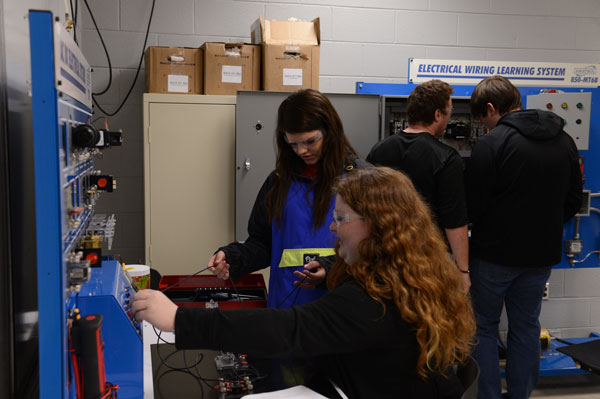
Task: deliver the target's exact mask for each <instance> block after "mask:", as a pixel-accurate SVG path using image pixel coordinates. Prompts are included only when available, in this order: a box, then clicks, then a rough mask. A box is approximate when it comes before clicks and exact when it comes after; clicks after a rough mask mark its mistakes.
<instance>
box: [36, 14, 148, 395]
mask: <svg viewBox="0 0 600 399" xmlns="http://www.w3.org/2000/svg"><path fill="white" fill-rule="evenodd" d="M29 30H30V50H31V77H32V108H33V157H34V183H35V220H36V242H35V247H36V254H37V285H38V310H39V319H38V332H39V374H40V398H41V399H75V398H77V396H78V393H77V387H76V383H75V378H74V372H73V369H74V365H73V363H72V355H71V352H70V348H71V345H72V340H71V339H70V338H71V337H70V332H71V327H72V325H73V320H74V319H76V318H77V314H79V315H81V316H86V315H89V314H102V316H103V325H102V329H101V335H102V338H103V343H104V345H103V350H104V362H105V370H106V381H107V382H110V383H112V384H115V385H119V387H120V388H119V390H118V397H119V398H121V399H122V398H141V397H143V374H142V367H143V361H142V336H141V331H140V324H139V323H137V322H136V321H135V320H134V319H132V317H131V315H130V313H129V307H130V301H131V297H132V296H133V294H134V292H133V289H132V283H131V280H130V279H129V278H128V276H127V274H126V272H124V271H123V269H122V267H121V266H120V264H119V262H117V261H116V260H105V261H104V262H102V261H101V260H100V259H101V258H102V256H101V255H100V252H99V251H100V250H99V249H97V248H100V247H101V241H100V242H98V240H97V236H90V235H89V234H90V231H92V234H95V233H94V231H95V229H97V228H98V225H99V224H102V222H101V221H100V222H99V221H98V220H102V219H101V218H100V219H98V217H99V215H95V210H96V206H95V204H96V200H97V198H98V196H99V195H100V191H112V189H113V188H114V187H113V182H112V180H111V179H112V177H102V181H103V182H102V183H100V182H99V180H100V175H99V171H97V170H95V169H94V158H95V156H96V155H99V154H100V153H101V152H100V149H101V148H107V147H109V146H110V144H111V143H109V142H108V141H111V142H112V143H113V145H120V137H121V136H120V133H118V134H117V136H111V133H110V132H108V131H101V132H100V133H98V132H97V131H95V130H93V129H91V128H90V131H89V132H87V133H90V132H92V133H94V134H99V136H98V137H99V138H98V141H97V142H95V143H94V144H91V145H81V144H76V143H75V142H74V139H73V137H74V134H73V132H74V131H77V130H79V131H82V130H81V128H85V129H88V127H89V126H90V125H91V124H92V123H91V118H92V85H91V68H90V66H89V64H88V63H87V61H86V60H85V57H83V54H82V53H81V51H80V50H79V48H78V47H77V44H76V43H75V42H74V41H73V39H72V38H71V37H70V35H69V34H68V33H67V32H66V31H65V30H64V28H63V27H62V26H61V24H60V23H59V22H58V21H56V22H55V21H54V18H53V16H52V13H50V12H46V11H30V12H29ZM107 130H108V129H107ZM87 133H86V134H87ZM86 137H87V136H86ZM109 138H110V140H108V139H109ZM94 140H96V138H94ZM107 179H108V180H109V184H108V186H106V182H107ZM103 186H104V189H102V187H103ZM109 219H110V218H109ZM111 223H112V226H113V227H112V228H113V229H114V220H113V221H112V222H110V223H109V222H107V223H106V226H105V227H106V231H109V230H110V228H108V227H107V226H108V225H109V224H111ZM92 228H93V230H90V229H92ZM111 234H112V233H111ZM105 238H106V237H105ZM111 240H112V238H111ZM87 244H90V246H88V245H87ZM94 244H98V245H94ZM85 251H88V252H89V253H88V255H87V256H86V255H84V254H85ZM99 260H100V261H99ZM98 261H99V262H98ZM96 262H98V263H97V265H100V266H99V267H93V265H94V264H95V263H96ZM75 323H76V322H75Z"/></svg>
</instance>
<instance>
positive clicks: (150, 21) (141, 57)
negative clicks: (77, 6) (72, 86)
mask: <svg viewBox="0 0 600 399" xmlns="http://www.w3.org/2000/svg"><path fill="white" fill-rule="evenodd" d="M84 1H85V2H86V4H87V0H84ZM155 3H156V0H152V8H151V9H150V19H149V20H148V27H147V28H146V37H145V38H144V46H143V47H142V55H141V56H140V62H139V63H138V67H137V71H136V72H135V77H134V78H133V82H132V83H131V87H130V88H129V91H128V92H127V95H125V98H124V99H123V102H122V103H121V105H119V107H118V108H117V109H116V111H115V112H106V111H105V110H104V109H102V107H101V106H100V104H98V101H96V97H95V96H94V95H93V94H92V99H93V101H94V104H96V106H97V107H98V109H99V110H100V111H101V112H102V113H103V114H105V115H106V116H114V115H116V114H117V113H118V112H119V111H120V110H121V108H123V106H124V105H125V103H126V102H127V99H128V98H129V95H130V94H131V92H132V91H133V88H134V86H135V82H136V81H137V78H138V75H139V74H140V69H141V67H142V61H144V50H145V49H146V43H148V34H149V33H150V25H151V23H152V16H153V14H154V4H155ZM107 54H108V53H107Z"/></svg>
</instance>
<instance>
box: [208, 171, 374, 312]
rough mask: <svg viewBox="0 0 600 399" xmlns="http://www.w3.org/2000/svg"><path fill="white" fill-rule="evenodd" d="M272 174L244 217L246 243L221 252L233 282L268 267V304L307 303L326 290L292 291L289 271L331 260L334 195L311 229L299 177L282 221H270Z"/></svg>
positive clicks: (304, 182)
mask: <svg viewBox="0 0 600 399" xmlns="http://www.w3.org/2000/svg"><path fill="white" fill-rule="evenodd" d="M368 165H369V164H368V163H367V162H365V161H362V160H360V159H356V160H355V161H354V165H351V166H348V167H346V170H352V169H353V168H364V167H366V166H368ZM276 178H277V176H276V174H275V172H272V173H271V174H270V175H269V176H268V177H267V179H266V181H265V182H264V184H263V185H262V187H261V189H260V191H259V193H258V196H257V198H256V201H255V202H254V207H253V208H252V213H251V214H250V220H249V221H248V239H247V240H246V241H245V242H244V243H238V242H234V243H231V244H229V245H227V246H225V247H221V248H219V250H221V251H223V252H225V256H226V259H227V263H229V265H230V266H231V268H230V270H229V271H230V273H231V277H232V278H233V279H234V280H237V279H240V278H242V277H243V276H245V275H246V274H248V273H252V272H254V271H257V270H260V269H263V268H265V267H267V266H269V265H271V273H270V275H271V276H270V279H269V296H268V300H267V305H268V306H269V307H280V308H289V307H291V306H293V305H300V304H303V303H306V302H311V301H313V300H315V299H318V298H320V297H321V296H323V295H324V294H325V293H326V292H327V290H326V289H324V288H315V289H313V290H306V289H297V290H296V291H295V292H292V291H294V281H297V280H298V278H297V277H296V276H294V274H293V272H294V271H295V270H303V266H304V265H305V264H306V263H308V262H310V261H312V260H315V259H316V260H318V261H319V262H320V263H321V264H322V265H323V266H324V267H325V268H326V269H328V268H329V267H330V266H331V265H332V264H333V263H334V262H335V251H334V246H335V241H336V236H335V234H334V233H332V232H331V231H329V225H330V224H331V222H332V220H333V215H332V213H333V208H334V206H335V197H334V198H332V200H331V203H330V205H329V211H328V213H327V216H326V218H325V222H324V223H323V224H322V225H321V226H319V227H318V228H317V229H314V228H313V224H312V208H311V205H312V201H313V192H312V190H310V188H311V181H310V179H309V178H306V177H302V176H298V177H297V178H296V179H294V180H293V181H292V182H291V183H290V188H289V190H288V194H287V198H286V201H285V204H284V208H283V213H282V217H281V225H280V226H277V223H276V221H275V220H272V221H271V220H269V217H268V214H267V209H266V206H265V200H266V196H267V193H268V192H269V189H270V188H271V187H272V185H273V184H274V182H275V179H276ZM309 190H310V191H309ZM307 191H308V193H307ZM307 194H308V195H307Z"/></svg>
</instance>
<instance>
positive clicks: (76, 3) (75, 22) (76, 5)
mask: <svg viewBox="0 0 600 399" xmlns="http://www.w3.org/2000/svg"><path fill="white" fill-rule="evenodd" d="M77 14H79V1H78V0H75V14H74V15H73V29H76V28H77V22H79V18H77ZM75 32H77V30H75ZM75 43H77V41H75Z"/></svg>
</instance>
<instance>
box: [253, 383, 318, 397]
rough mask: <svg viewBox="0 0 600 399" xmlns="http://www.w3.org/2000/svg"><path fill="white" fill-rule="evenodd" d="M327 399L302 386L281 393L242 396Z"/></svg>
mask: <svg viewBox="0 0 600 399" xmlns="http://www.w3.org/2000/svg"><path fill="white" fill-rule="evenodd" d="M246 398H248V399H275V398H277V399H327V398H326V397H325V396H323V395H321V394H318V393H316V392H315V391H313V390H312V389H310V388H307V387H305V386H304V385H296V386H295V387H291V388H288V389H282V390H281V391H273V392H265V393H256V394H252V395H246V396H244V399H246Z"/></svg>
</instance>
